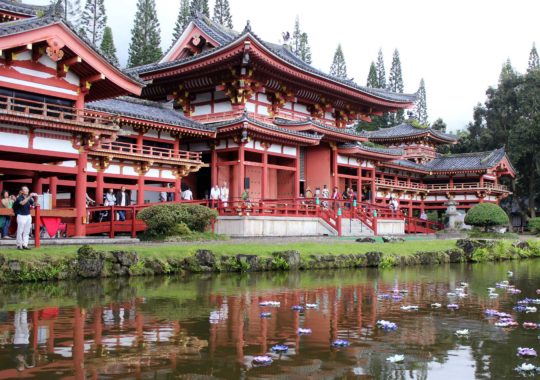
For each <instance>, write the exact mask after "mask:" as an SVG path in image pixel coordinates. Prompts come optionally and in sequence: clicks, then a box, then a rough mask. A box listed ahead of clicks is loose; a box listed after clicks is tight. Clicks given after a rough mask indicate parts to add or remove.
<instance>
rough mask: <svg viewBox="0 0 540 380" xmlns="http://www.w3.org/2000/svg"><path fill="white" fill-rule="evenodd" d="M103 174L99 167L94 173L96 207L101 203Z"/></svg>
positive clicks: (103, 182)
mask: <svg viewBox="0 0 540 380" xmlns="http://www.w3.org/2000/svg"><path fill="white" fill-rule="evenodd" d="M104 174H105V173H104V172H103V169H102V168H101V167H99V168H98V170H97V173H96V199H94V200H95V201H96V205H100V204H102V203H103V188H104V187H105V180H104Z"/></svg>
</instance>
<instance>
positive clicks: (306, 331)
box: [298, 327, 311, 335]
mask: <svg viewBox="0 0 540 380" xmlns="http://www.w3.org/2000/svg"><path fill="white" fill-rule="evenodd" d="M308 334H311V329H308V328H302V327H299V328H298V335H308Z"/></svg>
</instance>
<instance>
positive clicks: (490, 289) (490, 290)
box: [487, 288, 495, 293]
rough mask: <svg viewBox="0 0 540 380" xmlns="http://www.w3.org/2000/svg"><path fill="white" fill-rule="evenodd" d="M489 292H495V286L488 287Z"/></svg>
mask: <svg viewBox="0 0 540 380" xmlns="http://www.w3.org/2000/svg"><path fill="white" fill-rule="evenodd" d="M487 290H488V292H490V293H493V292H495V288H487Z"/></svg>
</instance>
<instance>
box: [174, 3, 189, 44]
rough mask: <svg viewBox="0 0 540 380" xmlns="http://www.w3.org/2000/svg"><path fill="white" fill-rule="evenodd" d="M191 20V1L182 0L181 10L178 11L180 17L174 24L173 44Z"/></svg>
mask: <svg viewBox="0 0 540 380" xmlns="http://www.w3.org/2000/svg"><path fill="white" fill-rule="evenodd" d="M189 20H190V8H189V0H180V10H179V11H178V17H177V18H176V23H175V24H174V31H173V43H174V42H176V40H177V39H178V37H180V35H181V34H182V32H183V31H184V29H186V26H188V24H189Z"/></svg>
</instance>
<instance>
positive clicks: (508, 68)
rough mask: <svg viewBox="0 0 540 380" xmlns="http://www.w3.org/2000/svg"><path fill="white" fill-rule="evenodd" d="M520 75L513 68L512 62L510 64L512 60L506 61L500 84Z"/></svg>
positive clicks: (500, 76)
mask: <svg viewBox="0 0 540 380" xmlns="http://www.w3.org/2000/svg"><path fill="white" fill-rule="evenodd" d="M517 75H518V73H517V71H516V70H515V69H514V67H513V66H512V62H510V58H508V59H507V60H506V62H505V63H503V66H502V69H501V74H500V75H499V82H501V83H502V82H504V81H505V80H510V79H512V78H515V77H517Z"/></svg>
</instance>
